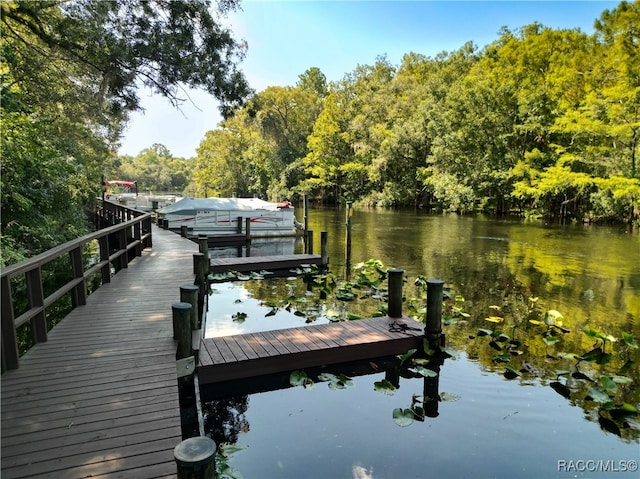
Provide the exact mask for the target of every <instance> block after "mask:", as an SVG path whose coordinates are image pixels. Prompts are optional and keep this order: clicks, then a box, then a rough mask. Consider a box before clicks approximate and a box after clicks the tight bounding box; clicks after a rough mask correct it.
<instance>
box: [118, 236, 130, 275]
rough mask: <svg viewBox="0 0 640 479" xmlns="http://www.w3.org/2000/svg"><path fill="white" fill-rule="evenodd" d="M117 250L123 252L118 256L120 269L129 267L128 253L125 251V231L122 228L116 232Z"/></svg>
mask: <svg viewBox="0 0 640 479" xmlns="http://www.w3.org/2000/svg"><path fill="white" fill-rule="evenodd" d="M118 249H120V250H124V252H123V254H121V255H120V257H119V259H120V269H125V268H128V267H129V251H127V230H126V228H122V229H121V230H119V231H118Z"/></svg>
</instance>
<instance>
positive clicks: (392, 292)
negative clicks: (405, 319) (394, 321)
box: [387, 269, 404, 318]
mask: <svg viewBox="0 0 640 479" xmlns="http://www.w3.org/2000/svg"><path fill="white" fill-rule="evenodd" d="M387 274H388V275H389V299H388V302H387V304H388V307H387V314H388V315H389V317H390V318H401V317H402V275H403V274H404V270H403V269H390V270H388V271H387Z"/></svg>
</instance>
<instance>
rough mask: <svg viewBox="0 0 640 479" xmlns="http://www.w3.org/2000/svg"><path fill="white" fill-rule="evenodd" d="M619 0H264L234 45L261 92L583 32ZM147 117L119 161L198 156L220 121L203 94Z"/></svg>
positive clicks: (127, 138) (140, 116)
mask: <svg viewBox="0 0 640 479" xmlns="http://www.w3.org/2000/svg"><path fill="white" fill-rule="evenodd" d="M617 4H618V2H616V1H613V2H609V1H605V2H603V1H565V2H559V1H471V2H468V1H367V0H353V1H339V0H324V1H299V0H298V1H296V0H286V1H275V0H273V1H258V0H249V1H247V0H244V1H243V2H242V4H241V10H240V11H238V12H235V13H233V14H231V15H229V16H228V17H227V18H226V19H224V20H223V21H224V23H225V24H227V25H229V26H230V28H231V29H232V31H233V32H234V34H235V37H236V38H238V39H244V40H246V41H247V43H248V45H249V49H248V52H247V56H246V58H245V60H244V61H243V63H242V70H243V71H244V73H245V75H246V77H247V79H248V81H249V83H250V85H251V87H252V88H254V89H255V90H256V91H260V90H263V89H265V88H266V87H268V86H272V85H281V86H284V85H295V83H296V82H297V80H298V75H300V74H301V73H303V72H304V71H305V70H307V69H308V68H311V67H318V68H320V70H321V71H322V72H323V73H324V74H325V75H326V77H327V80H328V81H335V80H339V79H341V78H342V77H343V76H344V75H345V74H346V73H349V72H351V71H353V69H354V68H355V67H356V66H357V65H359V64H372V63H374V62H375V59H376V57H377V56H379V55H386V56H387V58H388V60H389V61H390V62H391V63H392V64H394V65H398V64H400V63H401V61H402V56H403V55H404V54H405V53H409V52H416V53H422V54H425V55H428V56H435V55H436V54H437V53H439V52H441V51H452V50H456V49H458V48H460V47H461V46H462V45H464V43H465V42H467V41H472V42H473V43H475V44H476V45H477V46H478V47H480V48H482V47H483V46H485V45H487V44H489V43H491V42H492V41H494V40H496V39H497V38H498V32H499V30H500V28H501V27H502V26H506V27H508V28H509V29H511V30H516V29H518V28H520V27H522V26H524V25H528V24H530V23H533V22H536V21H537V22H539V23H541V24H543V25H545V26H548V27H551V28H580V29H581V30H582V31H583V32H586V33H592V32H593V23H594V21H595V20H596V19H597V18H598V17H599V16H600V14H601V13H602V11H604V10H605V9H612V8H615V7H616V5H617ZM140 93H141V97H142V105H143V107H144V108H145V112H144V113H136V114H134V115H132V117H131V122H130V125H129V128H128V129H127V131H126V132H125V135H124V138H123V139H122V142H121V143H122V146H121V148H120V149H119V152H120V154H128V155H136V154H138V153H139V152H140V151H141V150H142V149H144V148H148V147H150V146H151V145H152V144H153V143H161V144H163V145H165V146H166V147H167V148H168V149H169V151H171V153H172V154H173V155H174V156H178V157H185V158H189V157H192V156H195V154H196V148H197V147H198V145H199V143H200V141H201V140H202V139H203V138H204V135H205V133H206V132H207V131H208V130H211V129H214V128H215V127H216V126H217V124H218V123H219V122H220V120H221V118H220V115H219V113H218V110H217V102H216V101H215V100H214V99H213V98H211V97H210V96H209V95H207V94H206V93H205V92H202V91H189V92H185V95H186V94H188V96H189V98H190V100H191V101H188V102H186V103H184V104H183V105H182V107H181V111H179V110H177V109H175V108H173V107H172V106H171V105H170V104H169V103H168V102H167V101H166V100H164V99H163V98H161V97H159V96H154V95H152V94H151V93H150V92H149V91H146V90H143V91H141V92H140Z"/></svg>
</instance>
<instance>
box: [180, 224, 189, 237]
mask: <svg viewBox="0 0 640 479" xmlns="http://www.w3.org/2000/svg"><path fill="white" fill-rule="evenodd" d="M180 236H182V237H183V238H187V237H188V236H189V227H188V226H187V225H181V226H180Z"/></svg>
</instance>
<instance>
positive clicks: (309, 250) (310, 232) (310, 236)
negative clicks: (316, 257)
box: [305, 230, 313, 254]
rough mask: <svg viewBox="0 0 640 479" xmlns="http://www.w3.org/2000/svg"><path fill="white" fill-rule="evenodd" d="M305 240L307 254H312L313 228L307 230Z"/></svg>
mask: <svg viewBox="0 0 640 479" xmlns="http://www.w3.org/2000/svg"><path fill="white" fill-rule="evenodd" d="M305 241H306V243H307V247H306V248H305V249H306V250H307V254H313V230H308V231H307V238H306V240H305Z"/></svg>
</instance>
